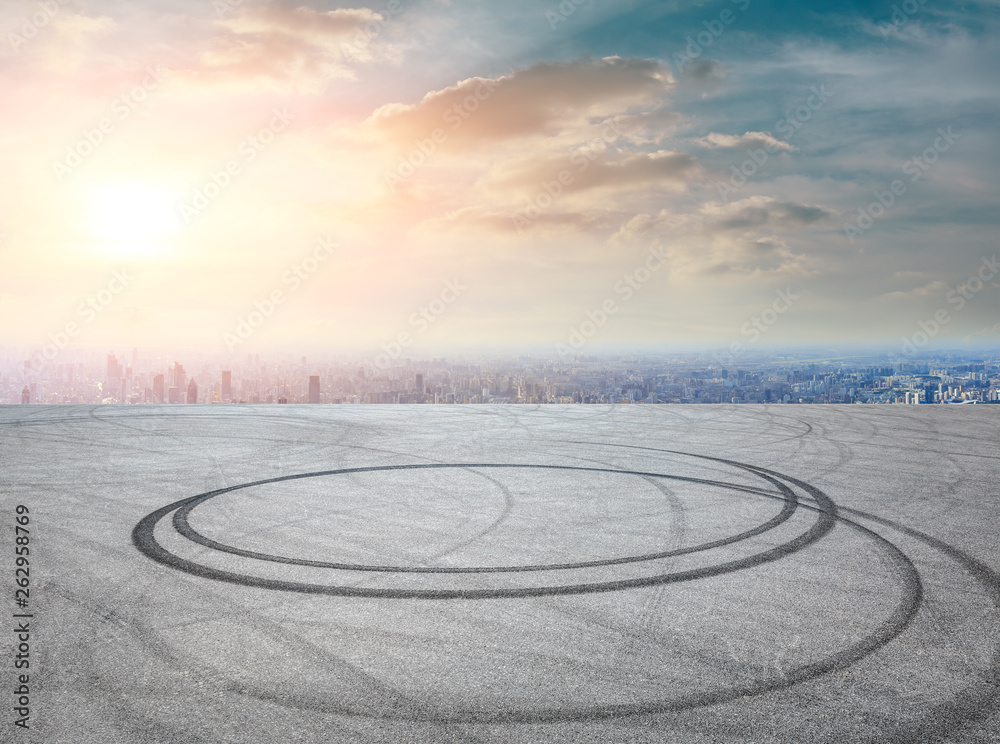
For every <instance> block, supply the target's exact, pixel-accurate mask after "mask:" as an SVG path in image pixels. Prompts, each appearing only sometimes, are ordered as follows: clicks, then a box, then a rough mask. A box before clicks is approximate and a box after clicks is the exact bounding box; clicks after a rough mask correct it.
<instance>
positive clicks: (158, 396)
mask: <svg viewBox="0 0 1000 744" xmlns="http://www.w3.org/2000/svg"><path fill="white" fill-rule="evenodd" d="M163 394H164V387H163V375H157V376H156V377H154V378H153V402H154V403H162V402H163Z"/></svg>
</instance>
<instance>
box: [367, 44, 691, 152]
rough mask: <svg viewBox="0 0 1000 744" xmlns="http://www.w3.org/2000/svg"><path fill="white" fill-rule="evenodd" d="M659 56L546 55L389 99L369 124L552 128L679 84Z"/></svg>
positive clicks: (473, 132) (460, 137)
mask: <svg viewBox="0 0 1000 744" xmlns="http://www.w3.org/2000/svg"><path fill="white" fill-rule="evenodd" d="M672 84H673V78H672V77H671V76H670V73H669V72H668V71H667V70H666V69H665V68H664V67H663V66H662V65H661V64H660V63H659V62H657V61H655V60H648V59H622V58H620V57H607V58H604V59H601V60H589V59H588V60H580V61H577V62H570V63H540V64H536V65H534V66H532V67H529V68H527V69H524V70H518V71H516V72H513V73H511V74H510V75H504V76H501V77H497V78H482V77H475V78H469V79H467V80H463V81H461V82H460V83H458V84H456V85H454V86H452V87H450V88H445V89H443V90H438V91H433V92H431V93H428V94H427V95H426V96H424V98H423V100H421V101H420V103H417V104H414V105H404V104H398V103H397V104H389V105H386V106H383V107H381V108H380V109H378V110H377V111H376V112H375V113H374V114H373V115H372V116H371V118H370V119H369V124H371V125H372V126H374V127H375V128H376V129H377V130H378V131H380V132H382V133H383V134H384V135H386V136H388V137H389V138H390V139H392V140H396V141H398V142H402V143H406V144H410V143H411V142H412V141H413V139H414V138H420V137H427V136H428V135H429V134H430V133H431V132H433V131H434V130H435V129H444V131H445V132H446V133H447V134H448V136H449V139H450V140H451V141H453V142H460V143H466V144H471V145H475V144H480V143H493V142H497V141H501V140H509V139H512V138H516V137H526V136H531V135H546V134H552V133H554V132H556V131H560V130H564V129H566V128H567V127H568V126H570V125H572V124H579V123H583V122H585V121H586V120H588V119H593V118H601V117H606V116H609V115H610V114H612V113H619V112H624V111H627V110H628V109H629V108H630V107H632V106H636V105H638V104H641V103H646V102H649V101H651V100H655V99H657V98H658V97H660V96H662V95H663V94H664V93H666V91H667V90H668V89H669V88H670V87H671V86H672Z"/></svg>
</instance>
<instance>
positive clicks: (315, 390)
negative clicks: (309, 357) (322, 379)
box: [309, 375, 319, 403]
mask: <svg viewBox="0 0 1000 744" xmlns="http://www.w3.org/2000/svg"><path fill="white" fill-rule="evenodd" d="M309 402H310V403H319V375H311V376H310V377H309Z"/></svg>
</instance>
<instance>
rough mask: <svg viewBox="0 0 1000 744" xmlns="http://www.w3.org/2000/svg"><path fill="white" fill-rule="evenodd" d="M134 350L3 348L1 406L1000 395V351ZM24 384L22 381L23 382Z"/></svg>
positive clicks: (994, 398)
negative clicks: (419, 355)
mask: <svg viewBox="0 0 1000 744" xmlns="http://www.w3.org/2000/svg"><path fill="white" fill-rule="evenodd" d="M170 358H172V357H170V356H164V355H163V354H162V353H161V352H158V351H156V350H143V351H142V352H141V353H140V350H139V349H138V348H134V349H132V351H131V355H130V357H129V358H128V359H125V358H122V359H119V358H118V356H117V355H116V354H109V355H108V356H107V358H106V360H104V362H105V363H104V364H101V363H100V361H101V360H99V358H97V357H94V356H93V355H90V356H87V357H84V358H82V359H80V358H77V359H74V360H72V361H71V360H66V361H65V362H64V363H61V364H57V365H50V366H47V367H45V368H43V369H41V370H33V369H32V368H31V367H30V365H28V364H25V365H22V364H21V362H20V360H18V359H11V358H10V357H7V356H5V355H3V354H0V404H5V403H6V404H9V403H17V402H20V403H21V404H32V403H34V404H39V403H42V404H53V403H54V404H160V405H162V404H198V403H200V404H241V405H247V404H249V405H259V404H265V405H271V404H278V405H280V404H303V403H304V404H311V405H319V404H336V405H340V404H355V405H357V404H365V405H373V404H374V405H384V404H395V405H399V404H434V405H456V404H458V405H462V404H465V405H468V404H529V405H543V404H706V403H709V404H711V403H717V404H722V403H733V404H737V403H784V404H801V403H806V404H813V403H820V404H843V403H854V404H859V403H860V404H907V405H912V404H955V403H957V404H967V403H972V404H976V403H985V404H997V403H1000V354H996V353H994V354H992V355H986V356H984V357H979V358H976V357H969V356H967V355H965V354H964V353H962V352H961V351H960V350H956V351H952V352H948V353H944V354H936V355H931V354H923V355H916V354H915V355H914V356H912V357H911V358H908V359H903V358H897V359H895V360H893V361H891V362H887V361H886V360H885V359H884V358H883V357H882V356H880V355H875V356H872V355H870V354H866V353H865V352H863V351H862V352H859V351H855V352H854V353H852V354H843V355H829V354H828V355H823V354H822V353H819V354H818V355H815V356H812V357H808V358H807V357H804V356H797V355H796V354H795V353H794V352H790V351H787V350H786V351H785V352H784V353H780V354H779V353H775V354H748V355H746V356H742V357H739V358H737V357H734V356H732V355H727V354H726V353H715V354H714V355H708V356H706V355H701V354H673V355H663V356H659V357H652V356H641V355H623V356H611V355H608V356H581V357H578V358H574V359H572V360H570V361H562V360H559V359H552V358H544V357H531V356H527V355H521V356H518V357H502V356H491V357H467V358H436V359H411V358H408V357H407V358H401V359H398V360H396V361H395V362H394V363H393V364H391V365H389V366H380V365H378V364H375V363H373V362H372V361H371V360H370V359H352V358H349V357H331V356H329V355H327V356H323V357H320V358H316V357H307V356H300V357H287V356H286V357H281V356H277V357H274V356H272V357H268V356H264V357H262V356H261V355H260V354H247V355H246V357H245V359H235V358H232V357H231V356H230V357H228V358H221V357H217V356H205V355H196V354H189V355H186V356H183V357H182V358H184V359H185V363H184V364H182V363H181V362H179V361H173V362H169V361H167V360H168V359H170ZM22 383H23V387H22Z"/></svg>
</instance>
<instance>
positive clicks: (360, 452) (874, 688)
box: [0, 405, 1000, 744]
mask: <svg viewBox="0 0 1000 744" xmlns="http://www.w3.org/2000/svg"><path fill="white" fill-rule="evenodd" d="M998 442H1000V407H992V406H961V407H959V406H788V405H786V406H618V407H610V406H608V407H605V406H540V407H530V406H448V407H445V406H179V405H178V406H136V407H118V406H99V407H93V406H81V407H70V406H62V407H59V406H6V407H0V463H2V470H0V488H2V491H0V494H2V496H0V505H2V511H0V519H2V520H3V522H4V523H5V524H6V526H0V528H2V530H3V535H4V537H3V539H2V541H0V547H2V550H3V556H4V557H3V558H0V568H2V570H3V572H4V574H5V579H4V586H5V587H7V590H6V591H7V592H9V594H10V595H13V590H14V583H13V574H14V571H13V564H14V558H13V554H14V550H13V548H14V539H13V532H14V531H13V523H14V508H15V506H16V505H17V504H24V505H27V506H28V507H29V509H30V515H31V580H32V584H31V599H30V606H29V611H30V612H31V613H32V614H33V615H34V617H33V618H32V620H31V622H32V636H31V670H30V672H31V727H32V728H31V730H30V731H27V732H25V731H22V730H20V729H17V728H15V727H14V726H13V720H14V715H13V713H12V712H10V709H11V708H12V706H13V699H14V696H13V684H14V670H13V658H12V656H13V643H12V641H13V638H12V636H11V634H8V635H9V636H11V638H10V642H4V645H3V650H2V654H3V656H2V661H3V666H2V669H3V670H4V671H3V672H2V675H3V676H2V678H0V689H4V690H9V692H8V693H7V694H5V695H3V698H5V699H3V700H2V702H3V705H2V709H3V710H4V711H5V713H4V714H3V716H4V717H3V719H0V741H4V742H6V741H11V742H13V741H19V742H32V744H34V743H35V742H41V743H44V744H62V743H65V744H89V743H90V742H94V743H95V744H97V743H99V744H116V743H118V742H123V743H124V742H128V743H132V742H137V743H138V742H142V743H147V742H148V743H153V742H156V743H157V744H159V743H161V742H162V743H164V744H167V743H170V744H173V743H174V742H183V743H185V744H187V743H196V742H234V743H235V742H248V743H251V742H252V743H254V744H265V743H267V744H269V743H270V742H421V743H423V742H428V743H430V742H515V743H523V744H527V743H529V742H531V743H536V742H537V743H541V742H567V743H569V742H650V743H652V742H656V743H658V744H659V743H661V742H683V743H685V744H686V743H688V742H691V743H693V744H701V743H702V742H705V743H707V742H781V743H782V744H785V743H793V742H829V743H830V744H834V743H837V744H843V743H844V742H866V743H867V742H871V743H872V744H874V743H875V742H892V743H902V742H935V741H943V742H944V741H947V742H977V743H982V744H987V743H988V744H994V743H995V742H997V741H1000V712H998V711H1000V575H998V573H997V572H1000V537H998V534H1000V533H998V529H1000V501H998V500H1000V447H998ZM0 607H8V608H10V609H6V610H0V611H2V612H4V613H5V614H7V615H8V618H9V615H10V614H12V613H13V612H16V611H17V610H16V609H14V604H13V597H12V596H11V597H10V598H9V599H8V600H5V603H4V604H3V605H0ZM11 622H12V620H11V619H8V620H6V621H5V624H7V623H11Z"/></svg>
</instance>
